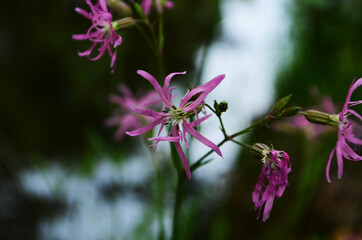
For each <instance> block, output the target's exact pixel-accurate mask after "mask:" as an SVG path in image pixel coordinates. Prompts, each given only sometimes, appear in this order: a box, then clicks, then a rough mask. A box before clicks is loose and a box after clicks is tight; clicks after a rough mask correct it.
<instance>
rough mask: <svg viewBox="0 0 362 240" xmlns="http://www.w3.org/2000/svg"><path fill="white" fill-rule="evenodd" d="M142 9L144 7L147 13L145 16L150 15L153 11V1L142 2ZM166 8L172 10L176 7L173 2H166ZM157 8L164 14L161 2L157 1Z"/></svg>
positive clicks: (144, 0)
mask: <svg viewBox="0 0 362 240" xmlns="http://www.w3.org/2000/svg"><path fill="white" fill-rule="evenodd" d="M141 7H142V9H143V11H144V12H145V14H146V15H149V14H150V11H151V7H152V0H143V1H142V2H141ZM165 7H166V8H169V9H171V8H173V7H174V4H173V2H171V1H166V2H165ZM156 8H157V11H158V12H162V5H161V1H160V0H156Z"/></svg>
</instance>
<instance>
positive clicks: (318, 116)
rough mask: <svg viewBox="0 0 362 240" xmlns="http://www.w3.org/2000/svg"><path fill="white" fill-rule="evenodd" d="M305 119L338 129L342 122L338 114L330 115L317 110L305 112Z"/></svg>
mask: <svg viewBox="0 0 362 240" xmlns="http://www.w3.org/2000/svg"><path fill="white" fill-rule="evenodd" d="M304 117H305V118H306V119H307V120H308V121H309V122H312V123H316V124H322V125H329V126H332V127H335V128H338V126H339V124H340V121H339V117H338V114H328V113H325V112H320V111H316V110H308V111H305V113H304Z"/></svg>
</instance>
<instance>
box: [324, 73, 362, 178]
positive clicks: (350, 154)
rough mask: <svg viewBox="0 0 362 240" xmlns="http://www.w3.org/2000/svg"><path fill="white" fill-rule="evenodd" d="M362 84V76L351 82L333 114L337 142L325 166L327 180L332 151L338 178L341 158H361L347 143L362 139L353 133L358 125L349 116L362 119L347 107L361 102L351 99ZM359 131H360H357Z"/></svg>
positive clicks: (341, 165)
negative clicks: (340, 104) (336, 128)
mask: <svg viewBox="0 0 362 240" xmlns="http://www.w3.org/2000/svg"><path fill="white" fill-rule="evenodd" d="M361 85H362V78H360V79H358V80H357V81H356V82H354V83H352V84H351V86H350V87H349V90H348V93H347V97H346V101H345V102H344V105H343V109H342V111H341V112H340V113H339V114H338V115H337V114H336V115H333V116H335V121H336V122H337V123H338V135H337V143H336V146H335V147H334V148H333V150H332V152H331V154H330V156H329V160H328V163H327V168H326V176H327V180H328V182H331V180H330V178H329V168H330V165H331V161H332V158H333V156H334V153H336V156H337V165H338V178H341V177H342V174H343V158H345V159H348V160H351V161H359V160H362V156H360V155H358V154H357V153H356V152H355V151H354V150H353V149H352V148H351V147H350V146H349V145H348V144H347V142H348V143H352V144H356V145H362V140H361V139H359V138H357V137H356V136H355V135H354V133H353V132H354V131H355V129H356V128H357V127H358V125H359V124H357V125H356V123H355V122H352V121H350V120H349V116H351V115H353V116H355V117H356V118H357V119H358V120H359V121H362V117H361V115H359V114H358V113H357V112H356V111H355V110H353V109H350V108H349V107H352V106H355V105H359V104H361V103H362V100H358V101H351V95H352V93H353V92H354V91H355V90H356V89H357V88H358V87H359V86H361ZM359 133H361V132H359Z"/></svg>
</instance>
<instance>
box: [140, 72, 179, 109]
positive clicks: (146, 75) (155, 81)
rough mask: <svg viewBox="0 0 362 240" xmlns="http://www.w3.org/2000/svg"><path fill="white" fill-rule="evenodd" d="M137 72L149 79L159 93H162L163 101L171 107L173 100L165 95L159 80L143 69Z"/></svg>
mask: <svg viewBox="0 0 362 240" xmlns="http://www.w3.org/2000/svg"><path fill="white" fill-rule="evenodd" d="M137 73H138V74H139V75H141V76H142V77H144V78H145V79H146V80H148V81H149V82H150V83H151V84H152V86H153V87H154V88H155V90H156V91H157V93H158V94H159V95H160V98H161V99H162V102H163V103H164V104H165V105H166V106H167V107H169V108H171V107H172V102H170V101H169V100H168V98H167V97H166V95H165V92H164V91H163V89H162V88H161V86H160V84H158V82H157V80H156V79H155V78H154V77H153V76H152V75H151V74H149V73H148V72H146V71H143V70H138V71H137Z"/></svg>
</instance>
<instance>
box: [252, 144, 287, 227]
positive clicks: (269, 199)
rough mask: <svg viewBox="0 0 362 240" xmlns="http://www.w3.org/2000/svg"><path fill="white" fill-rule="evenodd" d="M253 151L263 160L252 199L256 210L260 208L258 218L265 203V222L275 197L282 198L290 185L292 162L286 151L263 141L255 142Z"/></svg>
mask: <svg viewBox="0 0 362 240" xmlns="http://www.w3.org/2000/svg"><path fill="white" fill-rule="evenodd" d="M251 153H252V154H254V155H255V156H256V157H258V158H261V161H262V162H263V167H262V169H261V173H260V176H259V178H258V183H257V184H256V186H255V188H254V191H253V195H252V199H253V202H254V205H255V210H258V209H259V213H258V219H259V215H260V211H261V209H262V207H263V205H264V204H265V206H264V214H263V221H264V222H265V221H266V220H267V219H268V218H269V215H270V211H271V209H272V207H273V202H274V198H275V197H278V198H280V197H281V196H282V195H283V193H284V191H285V188H286V187H287V186H288V185H289V183H288V174H289V173H290V172H291V163H290V161H289V156H288V154H287V153H286V152H283V151H277V150H274V149H271V148H270V147H268V146H267V145H265V144H262V143H255V144H254V145H253V147H252V151H251ZM265 180H267V181H268V182H269V184H268V185H267V186H265V185H264V182H265Z"/></svg>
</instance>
